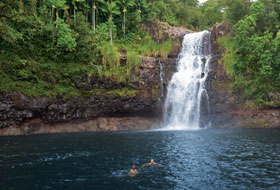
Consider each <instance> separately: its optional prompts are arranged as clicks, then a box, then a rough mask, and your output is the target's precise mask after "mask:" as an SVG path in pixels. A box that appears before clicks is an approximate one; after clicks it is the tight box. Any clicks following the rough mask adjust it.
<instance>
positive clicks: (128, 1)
mask: <svg viewBox="0 0 280 190" xmlns="http://www.w3.org/2000/svg"><path fill="white" fill-rule="evenodd" d="M119 5H120V8H121V10H122V12H123V35H124V37H125V22H126V17H125V15H126V13H127V9H128V8H129V7H133V6H134V5H135V2H134V0H120V1H119Z"/></svg>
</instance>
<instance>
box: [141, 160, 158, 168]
mask: <svg viewBox="0 0 280 190" xmlns="http://www.w3.org/2000/svg"><path fill="white" fill-rule="evenodd" d="M151 165H157V166H159V167H163V165H161V164H158V163H155V161H154V160H153V159H151V161H150V162H149V163H146V164H143V165H142V166H141V167H142V168H144V167H146V166H151Z"/></svg>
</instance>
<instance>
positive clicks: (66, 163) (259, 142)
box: [0, 129, 280, 190]
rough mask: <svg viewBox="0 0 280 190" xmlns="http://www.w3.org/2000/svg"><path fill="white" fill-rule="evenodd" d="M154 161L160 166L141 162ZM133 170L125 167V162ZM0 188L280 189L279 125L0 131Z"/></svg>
mask: <svg viewBox="0 0 280 190" xmlns="http://www.w3.org/2000/svg"><path fill="white" fill-rule="evenodd" d="M151 158H153V159H154V160H155V162H158V163H160V164H162V165H163V168H160V167H156V166H150V167H145V168H144V169H142V168H141V167H140V165H141V164H143V163H146V162H149V161H150V159H151ZM133 164H135V165H136V166H137V168H138V171H139V173H138V175H136V176H135V177H130V176H128V175H127V172H128V171H129V169H130V167H131V165H133ZM0 184H1V185H0V189H96V190H99V189H166V190H172V189H205V190H208V189H239V190H242V189H272V190H273V189H280V130H245V129H243V130H241V129H238V130H237V129H236V130H214V129H212V130H199V131H152V132H114V133H76V134H52V135H34V136H33V135H32V136H18V137H0Z"/></svg>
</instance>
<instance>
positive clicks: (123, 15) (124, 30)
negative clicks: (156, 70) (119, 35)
mask: <svg viewBox="0 0 280 190" xmlns="http://www.w3.org/2000/svg"><path fill="white" fill-rule="evenodd" d="M123 35H124V38H125V12H124V13H123Z"/></svg>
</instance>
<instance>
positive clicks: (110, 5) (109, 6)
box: [101, 0, 120, 45]
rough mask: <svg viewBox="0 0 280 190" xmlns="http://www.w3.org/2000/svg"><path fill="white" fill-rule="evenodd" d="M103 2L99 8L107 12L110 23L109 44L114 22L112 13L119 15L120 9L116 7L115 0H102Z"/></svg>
mask: <svg viewBox="0 0 280 190" xmlns="http://www.w3.org/2000/svg"><path fill="white" fill-rule="evenodd" d="M103 4H104V5H105V6H104V7H101V10H102V11H103V12H104V13H107V14H109V23H110V33H109V36H110V41H111V45H113V24H114V23H113V16H114V15H119V14H120V11H119V9H118V7H117V4H116V2H112V0H110V1H107V2H104V3H103Z"/></svg>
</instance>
